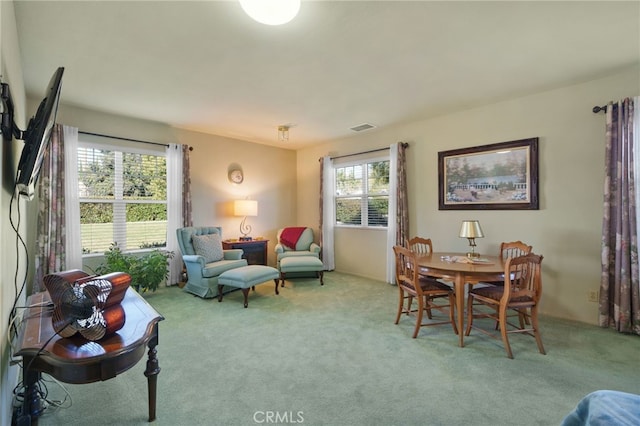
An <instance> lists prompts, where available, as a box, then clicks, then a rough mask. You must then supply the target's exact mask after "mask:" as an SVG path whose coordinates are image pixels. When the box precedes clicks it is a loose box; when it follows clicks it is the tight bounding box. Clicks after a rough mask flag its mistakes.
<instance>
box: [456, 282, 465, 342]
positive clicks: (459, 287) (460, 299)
mask: <svg viewBox="0 0 640 426" xmlns="http://www.w3.org/2000/svg"><path fill="white" fill-rule="evenodd" d="M464 284H465V277H464V274H463V273H462V272H458V273H456V280H455V282H454V286H455V287H454V288H455V292H456V310H457V312H456V314H457V315H458V317H457V319H458V337H459V338H460V347H461V348H462V347H464Z"/></svg>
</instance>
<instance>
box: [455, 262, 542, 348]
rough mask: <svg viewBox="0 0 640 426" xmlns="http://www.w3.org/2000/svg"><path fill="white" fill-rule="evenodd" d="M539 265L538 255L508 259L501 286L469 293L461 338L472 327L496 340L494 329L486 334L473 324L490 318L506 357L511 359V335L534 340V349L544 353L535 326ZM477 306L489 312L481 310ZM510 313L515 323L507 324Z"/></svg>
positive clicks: (486, 331) (539, 290) (538, 296)
mask: <svg viewBox="0 0 640 426" xmlns="http://www.w3.org/2000/svg"><path fill="white" fill-rule="evenodd" d="M541 264H542V256H540V255H536V254H533V253H529V254H527V255H524V256H519V257H512V258H508V259H507V261H506V263H505V266H504V276H505V279H504V282H503V285H502V286H487V287H480V288H472V289H471V290H469V296H468V300H467V306H468V310H467V328H466V330H465V335H466V336H468V335H469V333H470V332H471V329H472V328H473V329H476V330H478V331H480V332H482V333H484V334H487V335H489V336H491V337H498V334H497V332H496V331H495V330H491V331H489V330H487V329H484V328H482V327H479V326H477V325H474V323H473V321H474V319H476V318H491V319H493V320H495V321H498V324H499V330H500V331H499V333H500V337H501V338H502V342H503V344H504V347H505V350H506V351H507V356H508V357H509V358H513V353H512V351H511V346H510V344H509V337H508V335H509V334H511V333H522V334H527V335H529V336H532V337H534V338H535V339H536V343H537V344H538V350H539V351H540V353H541V354H545V350H544V346H543V345H542V337H541V336H540V329H539V326H538V303H539V301H540V297H541V296H542V278H541V274H542V272H541ZM480 305H484V306H486V307H489V308H490V309H489V310H481V308H480ZM510 312H515V313H516V314H517V316H518V317H519V321H518V324H513V323H512V322H510V321H509V318H510V317H509V313H510ZM524 318H526V319H529V320H530V321H529V322H530V324H526V323H525V321H524Z"/></svg>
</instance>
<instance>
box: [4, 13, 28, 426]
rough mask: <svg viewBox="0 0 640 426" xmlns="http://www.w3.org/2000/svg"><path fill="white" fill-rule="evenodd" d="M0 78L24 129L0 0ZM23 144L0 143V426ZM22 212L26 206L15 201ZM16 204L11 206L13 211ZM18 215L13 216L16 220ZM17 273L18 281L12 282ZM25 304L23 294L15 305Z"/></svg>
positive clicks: (18, 78) (16, 58) (11, 373)
mask: <svg viewBox="0 0 640 426" xmlns="http://www.w3.org/2000/svg"><path fill="white" fill-rule="evenodd" d="M0 75H2V82H3V83H8V84H9V86H10V88H11V92H12V99H13V103H14V107H15V117H14V120H15V122H16V124H17V125H18V127H20V129H24V128H25V122H26V120H25V106H26V100H25V95H24V82H23V78H22V67H21V64H20V49H19V46H18V35H17V31H16V27H15V15H14V10H13V3H12V2H6V1H0ZM22 146H23V142H22V141H18V140H14V141H13V142H4V141H3V142H2V150H1V151H0V181H1V185H0V186H1V190H0V205H1V207H0V244H1V250H2V256H1V260H0V321H2V322H1V325H0V395H2V398H0V413H2V414H1V417H0V424H2V425H9V424H11V413H12V408H11V398H12V391H13V387H14V386H15V384H16V381H17V375H18V373H19V370H18V368H17V367H15V366H14V367H10V366H9V345H8V339H7V337H8V327H7V324H8V321H9V313H10V311H11V307H12V305H13V301H14V300H15V298H16V291H15V288H18V289H19V288H20V287H21V286H22V283H23V276H24V273H25V271H26V270H25V265H26V261H25V255H24V252H23V251H20V256H19V257H18V256H17V254H16V241H17V236H16V234H15V232H14V231H13V229H12V227H11V224H10V221H9V205H10V201H11V195H12V194H13V185H14V174H15V171H16V167H17V162H18V158H19V156H20V152H21V150H22ZM18 202H19V203H20V207H21V209H22V210H23V211H24V208H25V206H26V205H27V203H25V202H24V201H22V200H19V201H18ZM17 208H18V204H14V212H15V211H16V210H17ZM17 219H18V216H17V215H16V216H14V220H17ZM25 228H26V224H25V221H24V219H23V222H22V225H21V227H20V231H21V233H22V235H23V237H24V236H25V232H24V231H25ZM16 267H17V268H18V272H17V277H18V278H17V282H16V279H15V276H16ZM23 303H24V295H23V296H22V297H21V299H20V301H19V302H18V305H20V304H23Z"/></svg>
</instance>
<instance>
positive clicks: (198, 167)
mask: <svg viewBox="0 0 640 426" xmlns="http://www.w3.org/2000/svg"><path fill="white" fill-rule="evenodd" d="M175 134H176V139H177V142H179V143H182V144H187V145H189V146H191V147H193V151H192V153H191V156H190V159H191V184H192V191H191V194H192V203H193V224H194V225H195V226H222V235H223V237H224V238H238V237H239V236H240V221H241V220H242V218H241V217H234V216H233V207H232V202H233V200H237V199H245V198H249V199H252V200H257V201H258V216H256V217H248V218H247V224H249V225H250V226H251V227H252V231H251V236H253V237H258V236H261V237H264V238H266V239H269V246H268V255H269V264H270V265H275V257H274V242H275V238H276V231H277V230H278V228H281V227H284V226H287V225H292V224H293V225H295V224H296V154H295V151H292V150H287V149H280V148H273V147H269V146H265V145H258V144H254V143H251V142H245V141H240V140H236V139H229V138H225V137H222V136H212V135H207V134H204V133H197V132H192V131H187V130H176V133H175ZM232 164H238V165H240V166H241V168H242V170H243V172H244V181H243V182H242V183H241V184H234V183H231V182H229V180H228V178H227V173H228V170H229V166H230V165H232Z"/></svg>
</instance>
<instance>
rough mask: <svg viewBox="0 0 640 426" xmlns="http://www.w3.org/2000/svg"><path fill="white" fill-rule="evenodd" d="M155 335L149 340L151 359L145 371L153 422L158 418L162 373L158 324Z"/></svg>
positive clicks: (155, 326)
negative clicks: (157, 348) (159, 382)
mask: <svg viewBox="0 0 640 426" xmlns="http://www.w3.org/2000/svg"><path fill="white" fill-rule="evenodd" d="M153 327H154V329H155V330H154V332H153V334H154V336H153V337H152V338H151V340H149V344H148V346H149V359H148V360H147V369H146V370H145V371H144V375H145V376H147V387H148V392H149V421H150V422H152V421H154V420H155V419H156V394H157V386H158V374H159V373H160V365H159V364H158V357H157V356H156V354H157V350H156V346H157V345H158V324H155V325H154V326H153Z"/></svg>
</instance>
